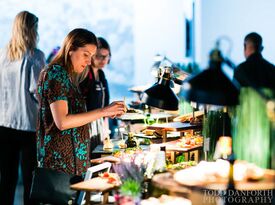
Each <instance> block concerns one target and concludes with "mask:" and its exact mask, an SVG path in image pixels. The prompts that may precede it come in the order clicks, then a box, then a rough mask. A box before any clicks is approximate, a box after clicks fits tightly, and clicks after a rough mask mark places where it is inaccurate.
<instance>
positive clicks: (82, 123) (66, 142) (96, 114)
mask: <svg viewBox="0 0 275 205" xmlns="http://www.w3.org/2000/svg"><path fill="white" fill-rule="evenodd" d="M96 50H97V38H96V36H95V35H94V34H93V33H92V32H90V31H88V30H86V29H74V30H72V31H71V32H70V33H69V34H68V35H67V37H66V38H65V40H64V43H63V45H62V47H61V49H60V50H59V52H58V53H57V55H56V57H55V58H54V59H53V60H52V62H51V63H50V64H49V66H48V68H46V69H44V70H43V71H42V72H41V74H40V79H39V82H38V98H39V105H40V107H39V119H38V125H37V126H38V127H37V146H38V161H39V162H40V167H47V168H52V169H55V170H59V171H62V172H66V173H69V174H76V175H79V176H84V175H85V173H86V170H87V168H88V167H89V166H90V163H89V127H88V123H90V122H91V121H94V120H96V119H99V118H101V117H115V116H119V115H122V114H123V113H124V106H125V105H124V103H123V102H122V101H116V102H113V103H111V104H110V105H109V106H106V107H104V108H100V109H96V110H93V111H89V112H86V106H85V101H84V99H83V97H82V95H81V92H80V91H79V86H78V81H79V78H80V77H81V76H85V72H86V67H87V66H88V65H90V64H91V58H92V56H93V55H94V54H95V53H96Z"/></svg>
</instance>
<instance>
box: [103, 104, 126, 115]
mask: <svg viewBox="0 0 275 205" xmlns="http://www.w3.org/2000/svg"><path fill="white" fill-rule="evenodd" d="M125 111H126V106H125V103H124V102H123V101H114V102H112V103H111V104H110V105H108V106H106V107H104V108H103V112H104V113H105V117H111V118H115V117H119V116H121V115H123V114H124V113H125Z"/></svg>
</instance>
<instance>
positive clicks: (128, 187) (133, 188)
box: [120, 179, 141, 197]
mask: <svg viewBox="0 0 275 205" xmlns="http://www.w3.org/2000/svg"><path fill="white" fill-rule="evenodd" d="M120 192H121V194H123V195H124V196H130V197H138V196H140V194H141V186H140V182H139V181H136V180H133V179H126V180H125V181H124V182H123V184H122V185H121V187H120Z"/></svg>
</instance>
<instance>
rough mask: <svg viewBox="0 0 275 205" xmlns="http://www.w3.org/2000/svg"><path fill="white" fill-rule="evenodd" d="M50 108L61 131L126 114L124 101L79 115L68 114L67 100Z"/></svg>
mask: <svg viewBox="0 0 275 205" xmlns="http://www.w3.org/2000/svg"><path fill="white" fill-rule="evenodd" d="M50 108H51V112H52V116H53V120H54V122H55V125H56V127H57V128H58V129H59V130H66V129H70V128H74V127H79V126H82V125H85V124H88V123H90V122H92V121H94V120H97V119H99V118H101V117H115V116H119V115H122V114H124V112H125V104H124V102H123V101H115V102H113V103H111V104H110V105H109V106H107V107H104V108H100V109H96V110H92V111H89V112H84V113H78V114H68V104H67V101H65V100H58V101H55V102H53V103H51V104H50Z"/></svg>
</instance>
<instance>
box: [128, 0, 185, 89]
mask: <svg viewBox="0 0 275 205" xmlns="http://www.w3.org/2000/svg"><path fill="white" fill-rule="evenodd" d="M188 2H190V0H173V1H171V0H138V1H135V3H134V31H133V33H134V44H135V48H134V49H135V52H134V55H135V56H134V61H135V69H136V70H135V80H134V81H135V84H138V85H142V84H146V83H148V82H153V81H154V78H153V76H152V75H150V68H151V66H152V64H153V57H154V56H155V55H156V54H158V53H159V54H161V55H166V56H167V57H168V58H170V59H171V60H172V61H175V62H182V61H183V59H184V56H185V24H184V23H185V20H184V19H185V15H188V13H185V12H184V9H187V6H188V4H186V3H188ZM187 10H189V9H187Z"/></svg>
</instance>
